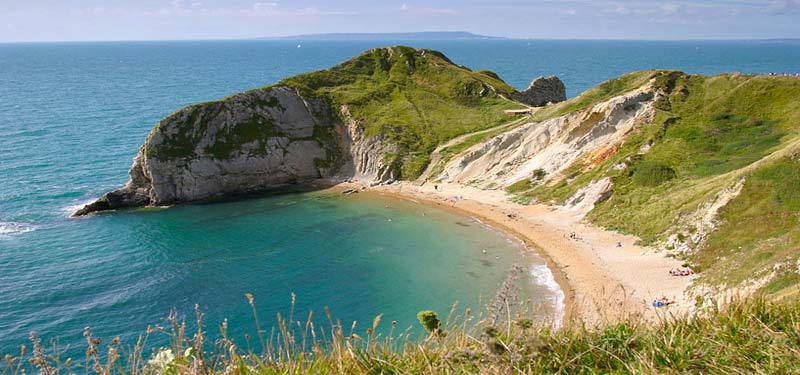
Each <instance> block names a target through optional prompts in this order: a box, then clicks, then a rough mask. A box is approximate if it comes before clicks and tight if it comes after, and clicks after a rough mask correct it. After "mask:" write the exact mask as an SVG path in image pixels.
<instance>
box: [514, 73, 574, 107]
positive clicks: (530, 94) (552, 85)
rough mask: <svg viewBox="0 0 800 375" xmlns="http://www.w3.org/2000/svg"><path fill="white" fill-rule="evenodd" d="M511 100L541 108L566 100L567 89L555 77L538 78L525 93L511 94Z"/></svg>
mask: <svg viewBox="0 0 800 375" xmlns="http://www.w3.org/2000/svg"><path fill="white" fill-rule="evenodd" d="M511 98H512V99H514V100H516V101H518V102H520V103H524V104H527V105H529V106H533V107H541V106H545V105H547V104H548V103H558V102H563V101H565V100H567V89H566V87H564V82H561V80H560V79H559V78H558V77H556V76H550V77H547V78H545V77H538V78H536V79H534V80H533V82H531V84H530V86H528V88H527V89H526V90H525V91H520V92H516V93H513V94H512V95H511Z"/></svg>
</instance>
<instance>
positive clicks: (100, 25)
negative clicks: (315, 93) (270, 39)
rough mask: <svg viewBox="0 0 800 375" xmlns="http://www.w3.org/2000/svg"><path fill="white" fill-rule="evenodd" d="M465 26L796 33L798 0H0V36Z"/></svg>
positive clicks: (526, 30) (635, 33)
mask: <svg viewBox="0 0 800 375" xmlns="http://www.w3.org/2000/svg"><path fill="white" fill-rule="evenodd" d="M441 30H452V31H455V30H465V31H471V32H474V33H479V34H486V35H495V36H507V37H514V38H543V39H758V38H789V37H800V0H765V1H757V0H731V1H720V0H706V1H635V0H608V1H583V0H566V1H537V0H530V1H521V0H516V1H515V0H510V1H509V0H495V1H478V0H465V1H452V0H446V1H430V0H429V1H378V0H372V1H356V0H344V1H324V0H317V1H309V0H301V1H280V0H275V1H271V0H261V1H252V0H249V1H248V0H232V1H221V0H139V1H134V0H106V1H100V0H27V1H15V0H0V42H17V41H54V40H67V41H76V40H156V39H170V40H174V39H231V38H252V37H259V36H283V35H294V34H307V33H325V32H405V31H441Z"/></svg>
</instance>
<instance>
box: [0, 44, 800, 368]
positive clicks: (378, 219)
mask: <svg viewBox="0 0 800 375" xmlns="http://www.w3.org/2000/svg"><path fill="white" fill-rule="evenodd" d="M410 43H413V44H412V46H413V47H423V48H432V49H436V50H440V51H442V52H444V53H445V54H446V55H447V56H448V57H450V58H451V59H452V60H453V61H454V62H456V63H457V64H459V65H464V66H467V67H469V68H471V69H490V70H492V71H495V72H496V73H498V74H499V75H500V76H501V77H502V78H503V79H505V80H506V81H507V82H508V83H510V84H511V85H513V86H514V87H516V88H518V89H524V88H526V87H527V85H528V83H529V82H530V81H531V80H532V79H533V78H535V77H537V76H540V75H542V76H548V75H557V76H559V77H560V78H561V79H562V80H563V81H564V83H565V85H566V87H567V92H568V96H570V97H571V96H575V95H577V94H578V93H580V92H582V91H584V90H586V89H588V88H590V87H592V86H594V85H596V84H598V83H600V82H602V81H605V80H607V79H610V78H614V77H616V76H619V75H621V74H623V73H625V72H629V71H633V70H641V69H653V68H663V69H680V70H683V71H685V72H688V73H702V74H718V73H724V72H742V73H760V74H766V73H772V72H775V73H784V72H787V73H798V72H800V43H798V42H792V41H682V42H653V41H580V40H575V41H547V40H463V41H444V40H440V41H413V42H404V41H356V42H354V41H313V40H307V41H303V40H300V41H297V40H292V41H280V40H271V41H267V40H260V41H257V40H239V41H160V42H93V43H32V44H0V355H3V354H6V353H8V354H12V355H13V354H15V353H17V352H18V351H19V346H20V345H21V344H25V343H27V338H28V335H29V333H30V332H31V331H35V332H37V334H38V335H39V336H41V337H43V339H44V341H45V342H46V343H50V342H53V341H55V342H57V343H58V345H59V347H60V348H61V349H60V350H61V351H62V353H66V354H67V355H72V356H81V355H82V353H83V350H84V340H85V339H84V337H83V332H84V329H85V327H91V330H92V332H93V334H95V335H97V336H100V337H102V338H105V339H106V340H108V339H111V338H113V337H120V339H121V340H122V341H123V344H126V345H133V344H134V343H135V340H136V338H137V337H139V335H142V334H144V333H145V331H146V330H147V327H148V326H153V327H155V326H156V325H162V326H163V325H165V324H166V321H165V320H164V318H165V317H167V316H168V315H169V314H170V313H175V314H177V316H179V317H185V318H186V320H187V322H189V323H188V324H189V326H190V327H191V326H192V324H194V323H193V321H194V319H195V311H196V310H199V311H201V312H202V313H203V314H204V321H205V324H206V325H207V326H206V328H207V329H206V331H207V332H209V335H211V336H214V337H218V335H219V333H218V329H217V327H219V325H220V324H222V322H225V321H226V322H227V325H228V331H229V334H230V336H231V337H232V338H233V340H234V341H236V342H237V343H239V344H240V345H242V346H243V343H244V341H245V337H246V336H245V335H246V334H250V335H252V336H255V335H256V327H255V324H254V317H253V311H252V309H251V306H250V305H249V304H248V301H247V299H246V297H245V294H247V293H249V294H251V295H252V296H253V298H254V304H255V305H256V307H257V311H256V314H258V318H259V320H260V321H261V325H262V328H263V329H264V330H265V331H266V332H267V333H268V332H270V330H271V329H272V327H274V326H275V321H276V316H277V314H279V313H280V314H282V316H284V317H288V316H290V315H292V314H293V316H294V317H295V320H302V321H305V319H306V317H307V316H308V313H309V312H313V313H314V316H316V317H317V319H320V320H322V322H320V323H319V324H318V326H322V325H324V324H322V323H324V322H326V321H327V318H326V317H325V311H326V309H327V310H328V311H330V313H331V315H332V316H333V318H334V320H335V321H340V322H342V326H344V327H346V328H347V330H349V329H350V328H352V327H353V325H354V324H355V328H354V332H356V333H358V334H361V335H363V334H364V333H365V331H366V329H367V328H370V327H371V326H372V323H373V319H374V318H375V317H376V316H377V315H379V314H382V319H381V321H382V323H381V325H382V327H385V328H388V327H389V326H391V325H392V323H394V325H395V326H396V327H397V328H396V329H397V330H400V331H403V330H406V329H408V332H409V335H410V336H414V334H415V333H416V334H417V336H419V337H422V336H424V333H423V332H421V329H420V328H419V324H418V323H417V322H416V313H417V312H418V311H420V310H434V311H436V312H437V313H438V314H439V315H440V316H441V317H442V318H444V317H446V316H448V314H450V312H451V311H453V312H454V314H455V315H461V316H466V319H473V320H479V319H480V318H481V316H484V315H485V314H486V306H487V305H488V304H490V303H491V302H492V300H493V298H494V296H495V294H496V293H497V291H498V290H499V289H500V287H501V285H502V284H503V282H504V281H505V280H506V279H507V278H508V277H509V272H510V271H511V270H512V269H513V268H514V267H515V265H517V266H521V267H522V268H523V270H524V273H523V274H524V275H523V276H524V277H522V278H521V279H518V280H517V283H518V286H519V290H520V293H519V296H518V299H519V301H520V302H519V303H520V304H525V305H528V306H529V310H528V312H527V313H529V314H531V315H532V316H533V317H535V318H536V319H539V320H540V321H542V322H552V321H554V320H557V319H558V318H559V317H560V315H561V314H562V313H563V299H564V294H563V291H561V290H560V289H559V288H558V285H557V284H556V283H555V281H554V278H553V274H552V273H551V272H550V270H549V269H548V268H547V266H546V263H545V261H544V260H543V259H542V258H541V257H539V256H538V255H536V254H535V253H534V252H531V251H528V249H526V248H525V246H524V245H523V244H522V243H520V242H519V241H517V240H515V239H514V238H513V237H511V236H510V235H508V234H507V233H503V232H502V231H499V230H497V229H494V228H491V227H489V226H487V225H485V224H484V223H482V222H480V221H479V220H477V219H475V218H472V217H468V216H463V215H459V214H455V213H453V212H449V211H443V210H440V209H436V208H432V207H427V206H424V205H421V204H419V203H416V202H411V201H403V200H397V199H391V198H386V197H378V196H374V195H369V194H356V195H349V196H342V195H341V194H337V193H333V192H328V191H310V192H309V191H307V192H271V193H264V194H260V195H254V196H248V197H240V198H237V199H229V200H225V201H219V202H213V203H202V204H192V205H181V206H177V207H171V208H167V207H158V208H150V209H142V210H131V211H122V212H114V213H108V214H100V215H94V216H90V217H84V218H70V217H69V214H70V213H71V212H72V211H74V210H75V209H76V208H78V207H80V206H81V205H83V204H85V203H87V202H88V201H91V200H92V199H95V198H97V197H99V196H100V195H101V194H103V193H104V192H106V191H108V190H111V189H113V188H116V187H118V186H121V185H122V184H124V183H125V181H126V180H127V171H128V168H129V166H130V164H131V160H132V158H133V156H134V154H135V153H136V152H137V150H138V147H139V146H140V144H141V143H142V141H143V140H144V139H145V137H146V135H147V133H148V132H149V130H150V129H151V128H152V126H153V125H154V124H155V123H156V122H157V121H158V120H159V119H161V118H163V117H164V116H166V115H168V114H170V113H172V112H173V111H175V110H176V109H178V108H181V107H182V106H185V105H188V104H192V103H196V102H202V101H208V100H213V99H218V98H222V97H225V96H227V95H230V94H233V93H236V92H238V91H243V90H247V89H252V88H257V87H261V86H264V85H268V84H271V83H274V82H275V81H277V80H279V79H281V78H283V77H286V76H290V75H293V74H298V73H302V72H307V71H311V70H316V69H323V68H326V67H330V66H333V65H335V64H337V63H339V62H342V61H344V60H346V59H348V58H350V57H352V56H355V55H357V54H359V53H360V52H362V51H364V50H366V49H369V48H373V47H378V46H386V45H398V44H404V45H407V44H410ZM293 301H294V302H293ZM454 306H455V307H454ZM468 309H469V311H470V315H466V311H467V310H468ZM297 317H302V318H297ZM150 342H151V343H152V345H153V346H158V345H166V342H167V341H166V336H164V335H159V334H158V333H154V334H153V337H151V338H150Z"/></svg>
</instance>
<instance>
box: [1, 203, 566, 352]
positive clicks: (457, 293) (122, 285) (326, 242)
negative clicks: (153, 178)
mask: <svg viewBox="0 0 800 375" xmlns="http://www.w3.org/2000/svg"><path fill="white" fill-rule="evenodd" d="M23 238H24V237H19V238H16V239H13V240H10V241H6V242H4V243H3V247H4V248H5V250H6V252H5V253H4V254H3V257H2V259H3V263H2V266H3V269H4V271H5V272H4V273H3V275H2V276H0V280H1V281H2V285H3V287H2V289H3V297H4V299H3V304H2V305H0V318H1V319H0V338H2V339H0V349H2V351H3V352H9V351H11V350H15V348H16V345H18V344H19V343H20V341H21V340H22V339H24V338H25V337H26V336H27V333H28V332H29V331H31V330H36V331H38V332H39V334H40V335H42V336H44V337H46V338H53V337H59V341H60V344H61V345H62V346H65V345H71V347H73V348H76V347H80V343H81V341H82V337H81V332H82V329H83V327H84V326H87V325H88V326H92V327H93V330H94V332H95V334H97V335H100V336H101V337H106V338H109V337H113V336H118V335H119V336H121V338H122V339H123V341H125V342H128V343H132V342H133V341H134V340H135V336H136V335H138V334H141V333H142V332H143V331H144V330H145V328H146V327H147V324H152V323H160V318H162V317H163V316H165V314H166V313H167V312H169V310H170V309H176V310H177V311H178V313H179V314H182V315H186V316H189V317H191V316H192V315H193V306H194V305H195V304H199V307H200V309H201V310H202V311H203V312H204V313H206V314H207V317H206V321H207V323H208V324H209V326H210V327H216V326H217V325H219V324H220V323H221V322H222V320H223V319H225V318H227V319H228V320H229V326H230V327H231V328H230V332H231V333H232V335H233V337H235V338H238V339H239V340H240V341H242V337H243V334H244V333H251V334H253V335H254V334H255V333H254V331H255V327H254V323H253V320H252V314H251V312H250V307H249V306H248V305H247V303H246V299H245V298H244V295H245V293H252V294H253V295H254V296H255V299H256V304H257V306H258V309H259V313H260V319H261V321H262V322H266V323H262V324H264V325H266V326H271V325H272V322H273V319H274V317H275V316H276V314H277V313H281V314H283V315H284V316H285V317H286V316H288V314H289V306H290V300H291V293H295V294H296V296H297V305H296V307H295V313H296V314H297V315H295V316H296V317H302V318H300V320H305V316H306V314H307V313H308V311H315V312H316V316H317V317H318V319H321V320H320V321H318V322H317V324H318V325H321V324H324V320H325V318H324V315H323V309H324V308H325V307H329V308H330V309H331V311H332V312H333V314H334V315H335V318H338V319H341V320H342V322H343V324H344V326H345V327H350V325H351V323H352V322H353V321H357V322H359V325H358V327H361V329H357V330H356V332H361V331H363V330H365V329H366V328H367V327H368V326H369V325H371V323H372V319H373V318H374V317H375V315H377V314H381V313H382V314H384V316H383V322H384V325H385V327H388V326H389V324H390V322H391V321H393V320H394V321H397V325H398V329H405V328H407V327H409V326H416V325H417V324H416V322H415V319H416V318H415V314H416V313H417V312H418V311H420V310H426V309H431V310H435V311H438V312H439V313H440V315H442V316H443V317H444V316H446V315H447V313H448V312H449V311H450V307H451V305H452V304H453V303H454V302H459V308H458V312H460V313H463V310H464V309H466V308H471V309H472V310H473V311H474V312H475V313H476V314H477V313H480V312H481V311H483V306H485V304H486V303H488V302H490V301H491V300H492V298H493V297H494V294H495V293H496V292H497V290H498V289H499V288H500V286H501V284H502V283H503V281H504V280H505V279H506V277H507V275H508V273H509V271H510V270H511V268H512V266H513V265H514V264H519V265H521V266H523V267H524V268H525V269H526V275H524V277H522V279H520V280H519V282H518V285H519V286H520V292H521V293H520V298H521V299H531V300H532V302H533V304H534V305H536V306H538V307H539V308H540V310H539V311H538V314H537V315H538V316H539V317H540V319H541V320H542V321H545V320H547V319H548V318H549V317H552V316H553V315H554V313H555V309H556V308H560V307H559V306H557V303H559V302H560V301H559V296H558V295H557V293H556V291H557V289H554V288H555V287H556V286H554V285H553V284H552V283H550V284H548V283H547V282H543V281H542V280H543V279H537V278H536V277H539V278H541V277H545V278H547V277H548V276H547V275H542V274H541V273H542V271H543V269H542V268H541V267H542V266H543V265H544V262H543V261H542V259H541V258H539V257H537V256H536V255H535V254H533V253H531V252H529V251H526V250H525V248H524V247H523V246H522V244H520V243H519V242H518V241H516V240H515V239H513V238H511V237H509V236H508V235H506V234H504V233H501V232H499V231H496V230H493V229H492V228H489V227H487V226H485V225H484V224H482V223H480V222H479V221H477V220H474V219H471V218H469V217H465V216H460V215H455V214H452V213H449V212H446V211H442V210H439V209H435V208H431V207H426V206H423V205H420V204H417V203H414V202H407V201H403V200H398V199H392V198H388V197H378V196H370V195H367V194H358V195H352V196H342V195H341V194H339V193H336V192H330V191H320V192H310V193H295V194H280V195H268V196H265V197H262V198H253V197H249V198H247V199H241V200H233V201H227V202H220V203H205V204H195V205H185V206H177V207H173V208H167V209H158V208H156V209H145V210H135V211H125V212H116V213H110V214H102V215H96V216H93V217H86V218H81V219H74V220H67V221H64V222H61V223H58V224H55V225H52V226H51V227H50V228H47V230H40V231H38V233H37V234H36V235H35V236H29V237H26V238H24V241H23V240H22V239H23ZM11 247H14V249H15V250H14V251H13V252H8V250H9V249H10V248H11ZM31 271H34V272H31ZM532 272H535V273H536V274H535V275H534V274H533V273H532ZM544 273H549V271H548V270H547V269H546V267H545V268H544ZM551 279H552V278H551ZM210 331H211V332H212V336H214V334H213V333H215V331H216V330H215V329H211V330H210ZM162 339H163V338H162ZM154 342H158V337H156V341H154Z"/></svg>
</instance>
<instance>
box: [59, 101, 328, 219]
mask: <svg viewBox="0 0 800 375" xmlns="http://www.w3.org/2000/svg"><path fill="white" fill-rule="evenodd" d="M339 125H340V124H339V123H338V122H337V121H336V120H335V119H334V118H333V117H332V116H331V109H330V108H329V106H328V104H327V103H326V102H325V101H324V100H321V99H313V98H312V99H307V98H304V97H303V96H301V95H300V93H299V92H298V90H297V89H294V88H290V87H271V88H267V89H259V90H253V91H248V92H244V93H241V94H236V95H234V96H231V97H230V98H227V99H225V100H222V101H219V102H212V103H204V104H198V105H194V106H190V107H187V108H184V109H181V110H179V111H178V112H176V113H174V114H172V115H170V116H168V117H167V118H165V119H164V120H162V121H161V122H159V124H158V125H157V126H156V127H155V128H154V129H153V131H152V132H151V133H150V135H149V136H148V137H147V140H146V141H145V143H144V145H142V147H141V149H140V150H139V153H138V155H137V156H136V158H135V159H134V162H133V166H132V167H131V170H130V177H131V179H130V181H129V182H128V183H127V184H126V185H125V186H124V187H123V188H121V189H119V190H115V191H112V192H110V193H108V194H106V195H104V196H103V197H101V198H100V199H99V200H98V201H96V202H94V203H92V204H90V205H87V206H86V207H84V208H82V209H81V210H79V211H78V212H76V213H75V214H76V215H84V214H87V213H89V212H93V211H101V210H109V209H115V208H124V207H136V206H145V205H165V204H170V203H175V202H187V201H195V200H201V199H208V198H212V197H216V196H220V195H225V194H240V193H246V192H251V191H259V190H264V189H267V188H270V187H275V186H280V185H285V184H291V183H300V182H304V181H308V180H311V179H317V178H322V177H330V176H332V175H333V173H334V172H336V171H338V168H339V167H340V166H341V165H342V164H343V160H344V158H343V155H342V153H343V152H344V150H343V149H342V145H341V144H340V140H339V138H340V137H339V133H340V132H341V131H342V129H341V127H340V126H339Z"/></svg>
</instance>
